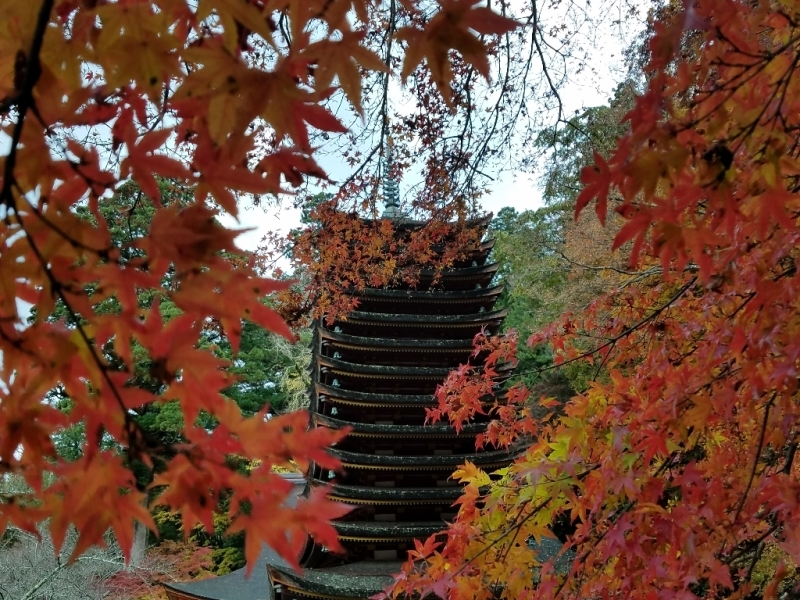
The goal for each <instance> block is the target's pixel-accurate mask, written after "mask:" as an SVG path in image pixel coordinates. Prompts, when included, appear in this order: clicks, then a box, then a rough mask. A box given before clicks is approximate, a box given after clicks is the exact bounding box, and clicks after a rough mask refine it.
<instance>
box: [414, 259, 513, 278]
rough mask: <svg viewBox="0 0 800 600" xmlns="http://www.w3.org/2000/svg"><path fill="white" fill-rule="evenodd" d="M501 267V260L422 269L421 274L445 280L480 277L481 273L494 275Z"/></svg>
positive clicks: (425, 276)
mask: <svg viewBox="0 0 800 600" xmlns="http://www.w3.org/2000/svg"><path fill="white" fill-rule="evenodd" d="M499 268H500V263H499V262H491V263H487V264H485V265H477V266H475V267H453V268H450V269H420V271H419V276H420V277H422V278H426V279H427V278H431V279H432V278H435V277H441V278H442V279H444V280H447V279H453V278H457V277H478V276H480V275H494V274H495V273H496V272H497V269H499Z"/></svg>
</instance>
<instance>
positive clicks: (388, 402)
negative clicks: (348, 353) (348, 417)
mask: <svg viewBox="0 0 800 600" xmlns="http://www.w3.org/2000/svg"><path fill="white" fill-rule="evenodd" d="M314 389H315V391H316V394H317V397H320V396H325V400H324V401H325V402H332V403H333V404H350V405H353V406H374V407H377V408H380V407H388V406H392V407H404V406H408V407H412V406H431V405H433V404H436V397H435V396H434V395H433V394H379V393H371V392H357V391H354V390H345V389H342V388H337V387H331V386H329V385H325V384H323V383H315V384H314ZM504 394H505V392H504V391H503V390H501V391H500V392H498V394H497V395H496V398H498V399H499V398H502V397H503V396H504ZM490 403H491V402H487V403H486V404H490Z"/></svg>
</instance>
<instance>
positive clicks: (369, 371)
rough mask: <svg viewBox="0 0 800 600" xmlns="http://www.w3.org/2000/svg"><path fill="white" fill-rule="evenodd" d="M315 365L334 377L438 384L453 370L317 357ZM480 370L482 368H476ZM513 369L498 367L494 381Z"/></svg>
mask: <svg viewBox="0 0 800 600" xmlns="http://www.w3.org/2000/svg"><path fill="white" fill-rule="evenodd" d="M317 364H318V365H319V366H320V367H323V368H327V369H328V370H329V372H330V373H333V374H334V375H342V376H350V377H356V378H376V377H377V378H380V379H382V380H387V379H405V380H409V379H411V380H414V379H416V380H419V379H423V380H426V379H429V380H434V381H437V382H440V381H442V380H444V379H445V378H446V377H447V376H448V375H449V374H450V373H451V372H452V371H453V370H454V369H455V368H456V366H455V365H453V366H452V367H408V366H397V367H396V366H392V365H365V364H362V363H353V362H347V361H343V360H336V359H333V358H328V357H325V356H318V357H317ZM478 368H479V369H481V368H482V367H478ZM513 370H514V367H513V366H512V365H511V364H506V365H500V366H498V367H496V368H495V371H496V372H497V377H495V380H496V381H498V382H502V381H504V379H507V378H508V376H509V375H510V374H511V372H512V371H513Z"/></svg>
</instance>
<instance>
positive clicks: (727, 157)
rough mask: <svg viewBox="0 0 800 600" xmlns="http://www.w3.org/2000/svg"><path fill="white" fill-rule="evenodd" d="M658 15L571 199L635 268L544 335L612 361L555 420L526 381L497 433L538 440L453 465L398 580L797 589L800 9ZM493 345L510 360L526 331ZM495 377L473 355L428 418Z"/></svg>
mask: <svg viewBox="0 0 800 600" xmlns="http://www.w3.org/2000/svg"><path fill="white" fill-rule="evenodd" d="M661 15H662V16H661V18H659V19H658V20H656V22H655V23H654V27H653V33H652V37H651V39H650V41H649V63H648V65H647V69H646V79H647V85H646V89H645V90H644V92H643V93H642V94H641V95H639V96H638V97H636V99H635V104H634V106H633V107H632V109H631V110H630V111H629V112H628V113H627V115H626V116H625V121H626V122H627V123H628V124H629V127H630V129H629V131H628V132H627V133H626V134H625V135H623V136H622V137H621V138H620V139H619V140H618V142H617V144H616V148H614V149H613V151H612V152H610V154H609V155H607V156H606V157H604V156H603V155H602V154H601V153H600V152H597V153H595V155H594V164H592V165H589V166H586V167H585V168H584V169H583V170H582V173H581V176H580V180H581V183H582V191H581V192H580V194H579V195H578V197H577V199H576V203H577V206H576V215H580V214H581V213H582V212H583V211H584V210H585V209H587V208H589V207H590V206H591V207H592V208H594V212H595V214H596V217H595V218H596V220H597V221H599V222H601V223H602V222H605V220H606V219H607V217H608V215H609V212H610V211H611V210H613V214H614V215H615V216H617V218H618V219H621V220H622V222H621V227H620V228H619V230H618V232H617V233H616V236H615V238H614V240H613V242H610V246H611V249H615V248H621V247H624V246H625V245H626V244H629V247H630V251H629V252H628V253H627V258H628V266H627V269H629V274H630V275H631V277H629V278H627V279H626V280H625V284H624V285H620V286H615V288H614V289H612V290H611V291H610V292H608V293H605V294H602V295H601V296H600V297H598V298H597V299H596V300H594V301H593V302H591V303H590V304H589V306H588V307H587V308H585V309H584V310H581V311H578V312H575V313H573V314H566V315H564V316H562V317H561V318H560V319H558V320H557V321H556V322H555V323H553V324H551V325H549V326H547V327H545V328H544V329H543V330H542V331H540V332H538V333H536V334H534V335H533V336H532V337H531V338H530V339H529V340H528V343H529V344H530V345H532V346H535V345H536V344H540V343H547V344H549V345H550V347H551V348H552V349H553V352H554V353H555V360H556V363H560V364H563V365H567V364H573V363H577V362H584V363H588V364H590V365H591V366H592V368H593V370H594V371H595V373H601V372H605V373H606V374H607V377H606V378H605V379H603V378H598V379H596V380H595V381H594V382H592V383H591V385H590V386H589V388H588V389H587V390H586V392H585V393H583V394H581V395H578V396H575V397H574V398H572V400H571V401H570V402H569V403H568V404H567V406H566V407H565V415H564V416H563V417H561V418H545V419H544V420H538V419H532V418H531V401H530V400H528V399H527V395H528V391H527V389H526V388H525V386H524V385H522V384H517V385H515V386H514V387H512V388H511V389H510V390H508V391H507V392H506V396H507V400H504V401H498V403H497V405H496V407H495V412H496V414H497V416H498V417H500V419H501V421H500V423H499V424H498V425H497V426H495V427H494V428H493V429H491V430H490V434H491V438H490V439H487V440H484V441H488V442H496V443H498V444H500V445H509V444H519V445H520V446H521V448H522V450H523V451H521V453H520V455H519V457H518V459H517V460H515V462H514V463H513V465H511V466H510V467H509V468H508V469H505V470H503V471H500V472H499V473H496V474H495V475H494V476H491V477H490V475H489V474H487V473H484V472H482V471H481V470H480V469H477V468H475V467H474V466H473V465H469V464H468V465H466V466H465V467H464V468H463V469H461V470H460V471H459V472H458V473H457V474H456V475H457V477H458V478H459V479H460V480H461V481H462V482H464V483H466V484H467V487H466V492H465V494H464V496H463V497H462V498H461V499H460V500H459V501H458V504H459V513H458V517H457V519H456V521H455V522H454V523H453V524H452V525H451V526H450V528H449V529H448V531H447V535H446V536H442V537H440V538H438V539H437V538H435V537H434V538H431V539H429V540H428V541H427V542H425V543H419V544H418V546H417V548H416V550H415V551H414V552H412V553H411V557H410V560H409V562H408V563H407V564H406V566H405V568H404V571H403V574H402V575H401V577H400V579H399V580H398V582H397V584H396V586H395V588H394V590H393V592H392V593H393V594H395V595H400V594H403V593H406V592H410V591H413V590H417V591H418V592H420V593H421V595H423V596H424V595H425V594H426V593H434V594H436V595H438V596H440V597H447V598H452V599H467V598H470V599H472V598H480V599H488V598H498V597H502V598H515V599H516V598H541V599H548V598H575V599H578V598H609V597H615V598H642V599H645V598H646V599H651V600H652V599H656V598H683V599H686V600H690V599H693V598H747V597H764V598H775V597H778V596H779V594H781V595H782V594H783V593H784V592H790V591H791V590H792V589H793V588H794V589H795V590H796V585H797V582H798V579H797V574H796V573H795V575H794V577H793V578H792V577H790V578H789V579H787V576H789V575H791V573H792V570H793V569H794V565H797V564H798V561H800V464H798V460H797V448H798V442H800V439H799V438H798V436H799V435H800V431H799V430H798V423H800V396H799V395H798V357H800V336H798V331H800V304H799V303H798V298H800V275H798V269H797V261H798V259H800V256H798V248H799V247H800V246H798V242H800V197H799V196H798V191H800V155H799V153H798V148H800V143H799V142H800V139H798V132H799V131H800V120H799V119H800V104H798V103H799V102H800V76H798V70H797V66H798V63H800V36H799V35H798V31H800V4H798V3H797V2H794V1H791V0H787V1H781V2H772V1H769V0H763V1H761V0H755V1H747V2H744V1H739V0H699V1H697V2H689V3H684V5H683V9H682V10H674V11H665V12H663V13H661ZM584 218H585V216H584ZM478 341H479V344H480V345H479V349H478V351H486V352H490V353H491V356H492V357H493V358H494V359H495V360H496V361H513V360H515V358H514V357H515V354H516V351H515V348H514V342H515V340H514V339H513V338H503V339H483V338H481V339H479V340H478ZM489 392H491V382H490V381H486V380H485V378H484V377H483V376H482V375H481V374H480V373H473V372H470V371H469V370H465V369H462V370H460V371H459V372H455V373H454V374H452V375H451V376H450V378H449V379H448V381H447V382H446V383H445V385H444V386H443V388H442V389H441V390H440V391H439V393H438V397H439V401H440V404H439V407H438V408H437V409H436V411H435V412H433V413H432V414H431V416H432V417H434V418H448V419H449V420H451V421H452V422H455V423H460V422H463V421H464V420H465V419H468V418H470V417H471V416H472V415H473V414H474V413H475V412H476V411H478V410H480V409H481V406H482V405H483V404H482V403H480V402H477V400H480V399H481V396H482V395H485V394H486V393H489ZM550 402H551V401H548V400H545V399H543V400H542V403H543V405H544V406H548V405H549V404H550ZM556 520H560V521H561V522H564V521H566V522H567V523H569V524H571V527H569V528H565V529H563V530H562V531H561V532H560V534H561V537H562V540H563V541H564V542H565V543H566V548H567V550H568V553H567V554H565V555H564V556H563V557H562V560H566V562H567V565H566V566H562V567H561V568H557V561H556V560H554V559H552V558H549V557H547V556H542V555H540V554H539V548H540V547H541V545H540V542H541V541H542V540H543V539H546V538H552V537H554V530H553V529H554V528H553V523H554V522H555V521H556ZM793 593H795V594H796V591H795V592H793ZM751 594H752V596H751ZM782 597H786V596H782ZM792 597H793V596H792Z"/></svg>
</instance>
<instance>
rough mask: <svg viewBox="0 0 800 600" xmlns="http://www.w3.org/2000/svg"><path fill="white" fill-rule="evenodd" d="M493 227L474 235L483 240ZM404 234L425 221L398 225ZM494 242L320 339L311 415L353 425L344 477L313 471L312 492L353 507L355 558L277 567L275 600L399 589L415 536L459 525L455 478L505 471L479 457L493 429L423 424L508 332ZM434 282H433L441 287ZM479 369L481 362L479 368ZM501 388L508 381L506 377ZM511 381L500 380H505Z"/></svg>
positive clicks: (495, 454) (350, 526)
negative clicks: (472, 467) (449, 387)
mask: <svg viewBox="0 0 800 600" xmlns="http://www.w3.org/2000/svg"><path fill="white" fill-rule="evenodd" d="M487 222H488V221H482V222H480V223H478V224H476V225H475V226H477V227H480V228H481V231H480V232H479V233H483V230H485V227H486V224H487ZM395 225H396V229H398V230H399V231H400V235H402V231H403V230H404V229H405V230H408V228H412V227H419V226H421V224H420V223H414V222H408V221H405V222H404V221H400V220H399V219H397V220H396V221H395ZM491 249H492V242H486V243H483V244H482V245H481V247H480V249H478V250H476V251H475V252H474V253H472V254H471V255H470V256H469V257H468V258H466V259H465V260H464V261H462V262H460V263H457V264H455V265H454V266H453V268H451V269H448V270H446V271H444V272H442V273H440V274H439V275H440V276H439V277H438V278H437V277H435V273H434V272H432V271H423V272H422V273H421V278H420V281H419V284H418V285H417V286H416V287H415V288H414V289H410V288H408V287H406V288H403V287H397V288H392V289H368V290H366V291H364V292H363V293H361V294H359V295H358V300H359V304H358V307H357V310H356V311H354V312H351V313H350V314H349V315H348V316H347V319H346V320H342V321H337V322H335V323H333V324H331V325H327V324H325V322H324V321H320V322H319V323H317V325H316V330H315V335H314V363H313V389H312V391H311V404H310V408H311V413H312V419H313V423H314V426H316V427H333V428H341V427H349V428H350V433H349V435H348V436H347V437H346V438H345V439H344V440H343V441H342V442H340V443H339V444H337V446H336V447H335V448H333V449H332V450H331V453H332V454H334V455H335V456H337V457H338V458H339V459H340V460H341V461H342V464H343V465H344V470H343V472H342V473H333V472H332V471H328V470H325V469H321V468H319V467H318V466H312V468H311V469H310V471H309V473H308V474H307V480H308V484H307V485H308V486H318V485H326V484H327V485H331V492H330V497H331V498H332V499H334V500H338V501H341V502H344V503H347V504H349V505H352V506H354V507H355V509H354V510H353V511H351V512H350V513H349V514H348V515H346V516H345V517H343V518H341V519H340V520H338V521H336V522H335V526H336V528H337V530H338V532H339V536H340V540H341V542H342V545H343V546H344V548H345V550H346V553H345V554H344V555H335V554H332V553H330V552H328V550H327V549H326V548H324V547H321V546H319V545H317V544H315V543H313V541H311V540H309V542H308V543H307V546H306V548H305V550H304V552H303V555H302V557H301V559H300V563H301V565H302V566H303V567H304V571H303V572H302V573H297V572H295V571H294V570H292V569H289V568H286V567H283V566H280V565H269V566H268V572H269V577H270V580H271V582H272V585H273V586H274V590H273V591H274V594H275V599H276V600H308V599H309V598H314V599H322V598H325V599H351V598H368V597H370V596H372V595H374V594H376V593H378V592H380V591H381V590H382V589H384V588H385V587H386V586H387V585H388V584H389V583H391V575H392V574H393V573H396V572H399V570H400V565H401V563H402V561H404V560H405V558H406V556H407V551H408V550H409V549H413V547H414V539H424V538H427V537H428V536H430V535H431V534H434V533H437V532H439V531H442V530H443V529H444V528H445V522H446V521H447V520H448V519H450V518H451V517H453V516H454V514H455V512H454V511H455V509H454V508H453V502H454V501H455V499H456V498H457V497H458V495H459V494H460V491H461V490H460V487H459V486H458V484H457V483H456V482H455V481H453V480H452V479H451V478H450V475H451V474H452V473H453V471H454V470H456V468H457V467H458V466H459V465H461V464H463V463H464V462H465V461H467V460H469V461H471V462H473V463H475V464H477V465H479V466H481V467H483V468H485V469H494V468H499V467H502V466H505V465H506V464H508V462H509V461H510V456H509V454H508V453H507V452H505V451H497V450H488V451H484V452H476V450H475V436H476V435H477V434H478V433H479V432H481V431H483V430H484V428H485V427H486V423H485V422H484V423H481V422H476V423H471V424H469V425H467V426H465V427H464V428H463V429H462V430H461V432H460V433H458V434H457V433H456V431H455V430H454V429H453V428H452V427H450V426H449V425H448V424H435V425H425V408H428V407H432V406H433V405H434V397H433V395H434V392H435V390H436V387H437V385H438V384H440V383H441V382H442V381H443V380H444V378H445V377H446V376H447V374H448V373H449V372H450V371H451V370H452V369H453V368H456V367H458V366H459V365H460V364H464V363H466V362H467V361H468V360H469V359H470V354H471V353H472V349H473V348H472V340H473V337H474V336H475V335H476V334H477V333H478V332H479V331H481V329H482V328H485V329H486V330H487V331H488V332H490V333H494V332H496V331H498V330H499V329H500V326H501V324H502V321H503V318H504V317H505V314H506V313H505V311H496V310H494V304H495V302H496V300H497V299H498V296H499V295H500V293H501V292H502V287H500V286H492V280H493V278H494V276H495V273H496V271H497V266H498V265H497V264H496V263H492V262H490V260H489V254H490V251H491ZM436 279H438V281H436V284H435V285H434V281H435V280H436ZM473 360H474V359H473ZM501 379H502V375H501ZM498 383H501V381H498Z"/></svg>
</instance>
